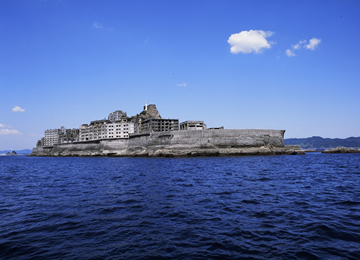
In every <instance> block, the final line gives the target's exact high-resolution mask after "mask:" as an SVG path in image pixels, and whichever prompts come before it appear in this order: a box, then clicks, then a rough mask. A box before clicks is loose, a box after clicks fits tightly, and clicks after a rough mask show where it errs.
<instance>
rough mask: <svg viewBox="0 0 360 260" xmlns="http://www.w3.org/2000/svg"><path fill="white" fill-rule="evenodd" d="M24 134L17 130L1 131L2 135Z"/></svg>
mask: <svg viewBox="0 0 360 260" xmlns="http://www.w3.org/2000/svg"><path fill="white" fill-rule="evenodd" d="M21 134H22V133H20V132H19V131H18V130H16V129H7V128H5V129H0V135H21Z"/></svg>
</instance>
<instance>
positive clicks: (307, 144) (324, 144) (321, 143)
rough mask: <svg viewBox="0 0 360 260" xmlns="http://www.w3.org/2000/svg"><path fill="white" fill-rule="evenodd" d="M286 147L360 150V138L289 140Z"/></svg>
mask: <svg viewBox="0 0 360 260" xmlns="http://www.w3.org/2000/svg"><path fill="white" fill-rule="evenodd" d="M284 141H285V145H299V146H300V147H301V148H302V149H329V148H335V147H340V146H342V147H351V148H360V137H349V138H346V139H340V138H333V139H332V138H322V137H320V136H313V137H308V138H288V139H285V140H284Z"/></svg>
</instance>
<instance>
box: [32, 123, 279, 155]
mask: <svg viewBox="0 0 360 260" xmlns="http://www.w3.org/2000/svg"><path fill="white" fill-rule="evenodd" d="M284 133H285V131H284V130H265V129H213V130H197V131H193V130H182V131H171V132H154V133H150V134H147V135H137V136H132V137H130V138H129V139H114V140H101V141H91V142H79V143H67V144H59V145H55V146H54V148H52V149H42V148H34V150H33V155H35V156H36V155H39V156H43V155H53V156H58V155H59V156H95V155H116V156H186V155H195V154H196V155H219V154H242V153H248V152H249V151H252V152H251V153H258V151H260V150H259V149H260V148H261V149H263V150H262V151H263V152H264V151H265V150H264V149H265V148H266V149H268V150H266V152H273V151H274V150H271V149H274V148H278V149H277V151H282V150H281V149H283V150H284ZM264 147H265V148H264ZM249 149H250V150H249ZM251 149H253V150H251ZM254 149H255V150H254Z"/></svg>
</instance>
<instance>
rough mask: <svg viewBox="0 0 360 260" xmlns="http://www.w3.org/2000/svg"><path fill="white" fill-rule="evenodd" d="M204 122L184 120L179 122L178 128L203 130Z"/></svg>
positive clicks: (204, 127)
mask: <svg viewBox="0 0 360 260" xmlns="http://www.w3.org/2000/svg"><path fill="white" fill-rule="evenodd" d="M204 129H206V124H204V121H185V122H182V123H180V130H204Z"/></svg>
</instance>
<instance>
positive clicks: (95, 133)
mask: <svg viewBox="0 0 360 260" xmlns="http://www.w3.org/2000/svg"><path fill="white" fill-rule="evenodd" d="M79 130H80V133H79V141H91V140H99V139H115V138H129V134H132V133H134V132H135V123H133V122H129V121H128V119H126V118H123V119H121V120H117V121H115V122H111V121H110V120H96V121H91V122H90V125H87V124H83V125H81V126H80V128H79Z"/></svg>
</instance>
